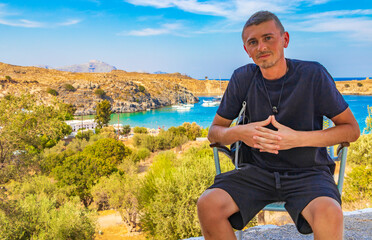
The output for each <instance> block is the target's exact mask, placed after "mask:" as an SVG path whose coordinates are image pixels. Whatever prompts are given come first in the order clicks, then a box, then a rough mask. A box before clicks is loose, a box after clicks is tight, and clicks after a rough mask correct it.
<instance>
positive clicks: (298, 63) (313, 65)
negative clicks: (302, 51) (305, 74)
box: [289, 59, 324, 71]
mask: <svg viewBox="0 0 372 240" xmlns="http://www.w3.org/2000/svg"><path fill="white" fill-rule="evenodd" d="M289 60H290V61H291V63H292V64H293V66H294V68H295V69H296V70H303V71H314V70H320V69H324V66H323V65H322V64H320V63H319V62H317V61H305V60H298V59H289Z"/></svg>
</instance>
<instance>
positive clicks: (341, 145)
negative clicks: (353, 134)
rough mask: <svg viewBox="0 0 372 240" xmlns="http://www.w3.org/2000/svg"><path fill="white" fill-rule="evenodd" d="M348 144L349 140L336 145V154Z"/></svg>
mask: <svg viewBox="0 0 372 240" xmlns="http://www.w3.org/2000/svg"><path fill="white" fill-rule="evenodd" d="M349 146H350V143H349V142H343V143H340V144H339V145H338V147H337V155H338V154H339V153H340V151H341V150H342V149H343V148H344V147H349Z"/></svg>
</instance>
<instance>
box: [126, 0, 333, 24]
mask: <svg viewBox="0 0 372 240" xmlns="http://www.w3.org/2000/svg"><path fill="white" fill-rule="evenodd" d="M124 1H126V2H128V3H130V4H133V5H137V6H150V7H155V8H171V7H174V8H178V9H181V10H183V11H185V12H191V13H196V14H202V15H211V16H220V17H223V18H226V19H228V20H233V21H242V20H245V19H246V18H247V17H248V16H250V15H251V14H253V13H254V12H256V11H259V10H262V9H265V10H269V11H272V12H275V13H288V12H291V11H294V10H295V9H296V7H298V6H299V4H301V3H310V4H313V5H314V4H322V3H325V2H328V1H329V0H291V1H288V0H231V1H220V0H210V1H198V0H124Z"/></svg>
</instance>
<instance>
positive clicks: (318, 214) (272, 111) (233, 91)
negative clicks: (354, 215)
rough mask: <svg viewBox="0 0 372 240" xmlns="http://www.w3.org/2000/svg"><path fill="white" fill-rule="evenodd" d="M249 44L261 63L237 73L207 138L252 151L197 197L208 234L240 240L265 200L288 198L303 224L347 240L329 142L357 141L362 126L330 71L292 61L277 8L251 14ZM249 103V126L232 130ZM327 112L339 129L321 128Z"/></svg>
mask: <svg viewBox="0 0 372 240" xmlns="http://www.w3.org/2000/svg"><path fill="white" fill-rule="evenodd" d="M242 39H243V43H244V49H245V51H246V52H247V53H248V55H249V57H250V58H252V59H253V61H254V63H255V64H248V65H245V66H243V67H240V68H238V69H237V70H235V71H234V74H233V75H232V77H231V80H230V82H229V85H228V87H227V89H226V92H225V94H224V97H223V99H222V102H221V105H220V107H219V109H218V110H217V114H216V116H215V118H214V120H213V122H212V125H211V127H210V130H209V135H208V139H209V140H210V141H211V142H214V143H216V142H218V143H221V144H223V145H228V144H232V143H234V142H236V141H238V140H240V141H242V142H243V143H245V145H246V146H245V149H248V151H250V152H251V154H250V157H246V159H244V160H245V162H246V163H245V164H244V165H242V167H241V168H240V169H238V170H233V171H230V172H227V173H223V174H220V175H218V176H216V178H215V182H214V184H213V185H212V186H211V187H210V188H209V189H207V190H206V191H205V192H204V193H203V194H202V196H201V197H200V199H199V200H198V204H197V205H198V215H199V220H200V224H201V227H202V232H203V235H204V237H205V239H224V240H227V239H235V235H234V233H233V229H232V227H233V228H235V229H242V228H243V227H244V226H245V225H246V224H247V223H248V222H249V221H250V220H251V219H252V218H253V217H254V216H255V215H256V214H257V213H258V212H259V211H260V210H261V209H262V208H263V207H264V206H265V205H266V204H269V203H271V202H276V201H284V202H286V205H285V207H286V209H287V211H288V213H289V214H290V216H291V217H292V219H293V221H294V222H295V224H296V227H297V229H298V230H299V231H300V232H301V233H304V234H308V233H311V232H314V238H315V239H327V240H329V239H342V236H343V214H342V210H341V206H340V204H341V198H340V194H339V193H338V191H337V188H336V185H335V182H334V180H333V177H332V173H333V171H334V163H333V162H332V160H331V159H330V158H329V157H328V155H327V153H326V148H325V147H326V146H331V145H335V144H338V143H342V142H352V141H355V140H356V139H357V138H358V137H359V134H360V132H359V126H358V123H357V122H356V120H355V118H354V116H353V114H352V112H351V111H350V109H349V108H348V105H347V103H346V102H345V100H344V99H343V98H342V96H341V94H340V93H339V92H338V91H337V89H336V87H335V84H334V81H333V79H332V77H331V76H330V75H329V73H328V72H327V71H326V69H325V68H324V67H323V66H322V65H320V64H319V63H316V62H306V61H299V60H292V59H286V58H285V57H284V48H287V46H288V43H289V34H288V33H287V32H285V31H284V28H283V26H282V24H281V23H280V21H279V19H278V18H277V17H276V16H275V15H274V14H272V13H270V12H267V11H260V12H257V13H255V14H254V15H252V17H251V18H250V19H249V20H248V21H247V23H246V24H245V26H244V28H243V32H242ZM243 101H246V104H247V107H246V112H247V115H248V118H249V119H250V123H248V124H246V125H237V126H234V127H231V128H229V126H230V124H231V122H232V120H233V119H235V118H236V117H237V116H238V114H239V111H240V108H241V106H242V102H243ZM323 116H326V117H328V118H330V119H331V120H332V121H333V122H334V124H335V127H332V128H329V129H326V130H322V121H323Z"/></svg>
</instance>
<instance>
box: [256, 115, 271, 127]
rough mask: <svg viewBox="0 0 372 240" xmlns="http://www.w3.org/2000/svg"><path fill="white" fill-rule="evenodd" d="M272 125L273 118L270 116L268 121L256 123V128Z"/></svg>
mask: <svg viewBox="0 0 372 240" xmlns="http://www.w3.org/2000/svg"><path fill="white" fill-rule="evenodd" d="M270 123H271V116H269V117H268V118H267V119H266V120H264V121H261V122H256V124H255V125H256V126H261V127H263V126H267V125H269V124H270Z"/></svg>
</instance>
